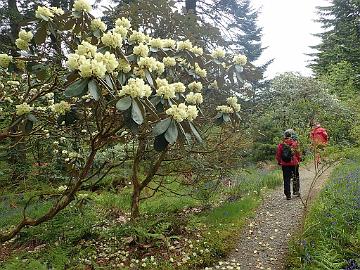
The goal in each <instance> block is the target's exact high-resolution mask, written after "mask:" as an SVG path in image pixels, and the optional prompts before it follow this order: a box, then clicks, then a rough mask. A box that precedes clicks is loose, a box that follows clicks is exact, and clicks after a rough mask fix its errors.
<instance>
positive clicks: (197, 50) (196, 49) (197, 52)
mask: <svg viewBox="0 0 360 270" xmlns="http://www.w3.org/2000/svg"><path fill="white" fill-rule="evenodd" d="M191 52H192V53H194V54H195V55H197V56H199V55H203V53H204V51H203V49H202V48H200V47H198V46H194V47H192V48H191Z"/></svg>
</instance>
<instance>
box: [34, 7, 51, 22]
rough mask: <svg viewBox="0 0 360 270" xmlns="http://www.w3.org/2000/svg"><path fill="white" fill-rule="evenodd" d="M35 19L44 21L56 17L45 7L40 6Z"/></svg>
mask: <svg viewBox="0 0 360 270" xmlns="http://www.w3.org/2000/svg"><path fill="white" fill-rule="evenodd" d="M35 17H36V18H38V19H41V20H43V18H42V17H45V18H47V19H48V20H50V19H51V18H52V17H54V14H53V12H52V11H51V10H50V9H49V8H47V7H44V6H38V7H37V9H36V11H35Z"/></svg>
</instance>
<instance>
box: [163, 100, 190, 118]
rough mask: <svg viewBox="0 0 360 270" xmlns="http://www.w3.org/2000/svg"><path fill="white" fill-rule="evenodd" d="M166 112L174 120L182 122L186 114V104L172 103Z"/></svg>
mask: <svg viewBox="0 0 360 270" xmlns="http://www.w3.org/2000/svg"><path fill="white" fill-rule="evenodd" d="M166 114H167V115H170V116H171V117H172V118H173V119H174V120H175V121H177V122H182V121H184V120H185V119H186V118H187V116H188V113H187V106H186V105H185V103H180V104H179V105H172V106H171V107H170V108H169V109H167V110H166Z"/></svg>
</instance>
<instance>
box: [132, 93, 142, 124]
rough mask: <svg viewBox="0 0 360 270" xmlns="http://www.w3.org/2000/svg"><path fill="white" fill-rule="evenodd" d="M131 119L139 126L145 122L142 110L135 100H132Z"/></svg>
mask: <svg viewBox="0 0 360 270" xmlns="http://www.w3.org/2000/svg"><path fill="white" fill-rule="evenodd" d="M131 118H132V119H133V120H134V122H135V123H136V124H138V125H141V124H142V123H143V122H144V116H143V115H142V112H141V109H140V107H139V105H138V104H137V102H136V101H135V100H134V99H133V100H132V106H131Z"/></svg>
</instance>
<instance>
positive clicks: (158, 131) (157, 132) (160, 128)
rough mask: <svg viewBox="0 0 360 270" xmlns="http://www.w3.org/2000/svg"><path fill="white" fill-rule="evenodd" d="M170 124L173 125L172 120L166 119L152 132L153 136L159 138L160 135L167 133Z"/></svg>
mask: <svg viewBox="0 0 360 270" xmlns="http://www.w3.org/2000/svg"><path fill="white" fill-rule="evenodd" d="M170 123H171V118H166V119H164V120H161V121H160V122H158V123H157V124H156V125H155V126H154V128H153V130H152V132H153V135H154V136H155V137H156V136H159V135H160V134H163V133H165V131H166V130H167V129H168V128H169V126H170Z"/></svg>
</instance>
